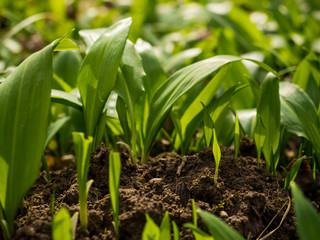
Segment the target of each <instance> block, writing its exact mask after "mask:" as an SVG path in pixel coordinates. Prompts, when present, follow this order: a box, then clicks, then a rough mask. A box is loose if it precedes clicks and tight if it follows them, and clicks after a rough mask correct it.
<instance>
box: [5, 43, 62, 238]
mask: <svg viewBox="0 0 320 240" xmlns="http://www.w3.org/2000/svg"><path fill="white" fill-rule="evenodd" d="M59 41H61V39H59V40H58V41H55V42H54V43H53V44H50V45H49V46H47V47H45V48H44V49H42V50H41V51H39V52H37V53H34V54H33V55H31V56H30V57H28V58H27V59H26V60H25V61H24V62H23V63H22V64H20V65H19V66H18V67H17V68H16V69H15V70H14V71H13V72H12V73H11V74H10V75H9V77H8V78H7V79H6V81H4V82H3V83H2V84H1V85H0V132H1V134H0V166H1V168H0V203H1V205H2V207H3V209H4V214H5V216H6V221H7V224H8V228H9V231H10V234H11V235H13V220H14V217H15V214H16V211H17V209H18V207H19V205H20V204H21V201H22V199H23V197H24V195H25V194H26V193H27V192H28V190H29V189H30V188H31V186H32V185H33V183H34V182H35V180H36V179H37V177H38V174H39V169H40V163H41V156H42V151H43V147H44V144H45V140H46V133H47V127H48V122H49V119H48V116H49V109H50V91H51V82H52V52H53V50H54V49H55V47H56V46H57V45H58V44H59ZM26 169H28V171H26Z"/></svg>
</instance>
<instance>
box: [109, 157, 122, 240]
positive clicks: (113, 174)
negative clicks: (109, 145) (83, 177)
mask: <svg viewBox="0 0 320 240" xmlns="http://www.w3.org/2000/svg"><path fill="white" fill-rule="evenodd" d="M120 173H121V159H120V154H119V153H118V152H113V151H111V152H110V153H109V190H110V199H111V206H112V211H113V225H114V228H115V232H116V235H117V236H119V186H120Z"/></svg>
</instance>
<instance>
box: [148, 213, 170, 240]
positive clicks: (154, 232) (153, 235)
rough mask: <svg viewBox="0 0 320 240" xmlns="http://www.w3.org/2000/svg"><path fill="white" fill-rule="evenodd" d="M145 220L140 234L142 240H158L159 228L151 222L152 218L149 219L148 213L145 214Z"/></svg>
mask: <svg viewBox="0 0 320 240" xmlns="http://www.w3.org/2000/svg"><path fill="white" fill-rule="evenodd" d="M146 220H147V221H146V224H145V225H144V228H143V232H142V240H159V237H160V228H159V227H158V225H157V224H156V223H155V222H154V221H153V220H152V218H150V216H149V214H148V213H146ZM164 240H166V239H164Z"/></svg>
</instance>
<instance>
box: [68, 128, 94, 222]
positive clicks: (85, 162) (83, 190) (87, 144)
mask: <svg viewBox="0 0 320 240" xmlns="http://www.w3.org/2000/svg"><path fill="white" fill-rule="evenodd" d="M72 137H73V141H74V151H75V154H76V167H77V174H78V189H79V203H80V223H81V225H82V226H83V227H85V228H87V227H88V218H87V198H88V192H89V187H90V185H91V183H92V180H91V181H89V182H87V179H88V171H89V163H90V155H91V149H92V142H93V138H92V137H91V136H89V137H88V138H85V136H84V133H79V132H73V133H72ZM88 183H89V184H88Z"/></svg>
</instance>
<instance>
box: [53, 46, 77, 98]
mask: <svg viewBox="0 0 320 240" xmlns="http://www.w3.org/2000/svg"><path fill="white" fill-rule="evenodd" d="M81 61H82V57H81V55H80V53H79V51H65V52H60V53H59V54H57V56H56V57H55V58H54V59H53V71H54V72H55V74H56V75H57V76H58V77H59V78H60V79H62V82H63V83H64V85H68V86H70V88H71V90H72V88H75V87H76V84H77V76H78V71H79V68H80V65H81ZM55 80H56V81H59V79H55ZM63 83H62V85H63ZM58 85H59V86H61V80H60V82H58ZM61 88H62V86H61ZM58 89H60V88H58ZM62 90H64V91H67V90H66V89H64V88H62ZM68 92H70V90H69V91H68Z"/></svg>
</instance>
